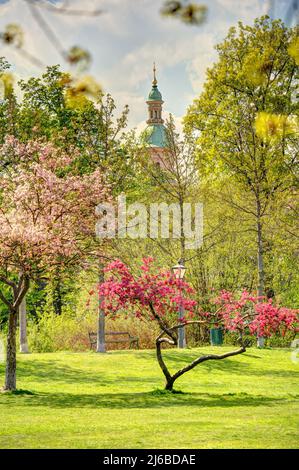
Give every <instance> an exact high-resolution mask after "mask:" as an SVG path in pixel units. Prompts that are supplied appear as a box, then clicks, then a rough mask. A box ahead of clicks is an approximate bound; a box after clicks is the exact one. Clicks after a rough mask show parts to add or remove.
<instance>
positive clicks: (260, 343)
mask: <svg viewBox="0 0 299 470" xmlns="http://www.w3.org/2000/svg"><path fill="white" fill-rule="evenodd" d="M256 206H257V269H258V285H257V295H258V297H263V296H264V293H265V271H264V249H263V236H262V222H261V205H260V200H259V198H257V203H256ZM264 345H265V338H263V337H262V336H259V333H258V336H257V347H258V348H263V347H264Z"/></svg>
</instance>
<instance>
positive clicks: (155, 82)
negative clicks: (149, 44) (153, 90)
mask: <svg viewBox="0 0 299 470" xmlns="http://www.w3.org/2000/svg"><path fill="white" fill-rule="evenodd" d="M153 73H154V78H153V82H152V83H153V86H157V83H158V82H157V78H156V63H155V62H154V66H153Z"/></svg>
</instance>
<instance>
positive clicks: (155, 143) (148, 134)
mask: <svg viewBox="0 0 299 470" xmlns="http://www.w3.org/2000/svg"><path fill="white" fill-rule="evenodd" d="M144 139H145V141H146V142H147V143H148V144H149V145H150V146H151V147H167V136H166V130H165V127H164V126H163V124H150V125H149V126H147V128H146V129H145V131H144Z"/></svg>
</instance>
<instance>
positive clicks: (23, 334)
mask: <svg viewBox="0 0 299 470" xmlns="http://www.w3.org/2000/svg"><path fill="white" fill-rule="evenodd" d="M19 326H20V352H21V353H24V354H27V353H29V348H28V343H27V312H26V297H24V298H23V300H22V302H21V304H20V307H19Z"/></svg>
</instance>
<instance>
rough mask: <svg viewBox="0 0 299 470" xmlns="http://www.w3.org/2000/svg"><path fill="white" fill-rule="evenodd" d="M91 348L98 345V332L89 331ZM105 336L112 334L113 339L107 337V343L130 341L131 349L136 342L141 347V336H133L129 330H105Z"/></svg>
mask: <svg viewBox="0 0 299 470" xmlns="http://www.w3.org/2000/svg"><path fill="white" fill-rule="evenodd" d="M88 335H89V342H90V349H95V348H96V345H97V334H96V333H94V332H89V333H88ZM105 336H112V337H113V338H112V339H105V343H106V344H110V343H129V344H130V349H131V347H132V346H133V345H134V344H135V345H136V347H137V349H139V338H138V336H132V335H131V334H130V333H129V332H128V331H105ZM117 336H123V338H119V339H118V338H117Z"/></svg>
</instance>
